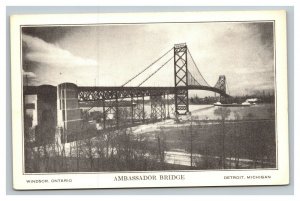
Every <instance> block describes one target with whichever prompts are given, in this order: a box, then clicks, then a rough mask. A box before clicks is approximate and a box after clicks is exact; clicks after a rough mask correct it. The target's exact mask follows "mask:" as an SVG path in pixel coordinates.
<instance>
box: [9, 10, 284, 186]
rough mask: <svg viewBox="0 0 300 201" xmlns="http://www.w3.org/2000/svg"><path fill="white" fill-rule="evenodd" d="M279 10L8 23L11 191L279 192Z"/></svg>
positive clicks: (22, 18) (32, 18)
mask: <svg viewBox="0 0 300 201" xmlns="http://www.w3.org/2000/svg"><path fill="white" fill-rule="evenodd" d="M286 37H287V34H286V13H285V11H274V10H273V11H267V10H266V11H232V12H231V11H226V12H224V11H214V12H154V13H109V14H107V13H106V14H101V13H98V14H97V13H95V14H43V15H14V16H11V72H12V73H11V86H12V88H11V94H12V138H13V140H12V145H13V159H12V160H13V187H14V189H16V190H30V189H79V188H80V189H82V188H147V187H192V186H246V185H247V186H249V185H287V184H289V152H288V147H289V146H288V110H287V108H288V95H287V89H288V88H287V42H286V41H287V38H286Z"/></svg>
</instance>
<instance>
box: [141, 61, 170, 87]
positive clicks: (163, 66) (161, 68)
mask: <svg viewBox="0 0 300 201" xmlns="http://www.w3.org/2000/svg"><path fill="white" fill-rule="evenodd" d="M173 58H174V56H172V57H171V58H170V59H169V60H168V61H166V62H165V63H164V64H163V65H161V67H159V68H158V69H157V70H156V71H154V72H153V73H151V75H149V76H148V77H147V78H146V79H145V80H144V81H142V82H141V83H140V84H139V85H138V87H139V86H141V85H142V84H144V83H145V82H146V81H147V80H149V79H150V78H151V77H152V76H153V75H154V74H155V73H157V72H158V71H159V70H160V69H162V68H163V67H164V66H165V65H166V64H167V63H169V62H170V61H171V60H172V59H173Z"/></svg>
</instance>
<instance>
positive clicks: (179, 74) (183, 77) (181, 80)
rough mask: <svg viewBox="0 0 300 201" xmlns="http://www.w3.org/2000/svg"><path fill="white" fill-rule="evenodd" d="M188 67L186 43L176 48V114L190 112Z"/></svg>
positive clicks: (177, 45)
mask: <svg viewBox="0 0 300 201" xmlns="http://www.w3.org/2000/svg"><path fill="white" fill-rule="evenodd" d="M187 73H188V67H187V45H186V44H185V43H181V44H176V45H175V46H174V82H175V97H174V98H175V113H176V114H177V115H185V114H187V113H188V112H189V94H188V90H187V88H181V87H187V86H188V75H187Z"/></svg>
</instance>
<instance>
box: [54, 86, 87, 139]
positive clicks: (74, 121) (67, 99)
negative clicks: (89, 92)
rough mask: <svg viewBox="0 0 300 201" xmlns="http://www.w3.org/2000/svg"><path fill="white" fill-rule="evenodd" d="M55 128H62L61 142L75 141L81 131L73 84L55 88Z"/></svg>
mask: <svg viewBox="0 0 300 201" xmlns="http://www.w3.org/2000/svg"><path fill="white" fill-rule="evenodd" d="M57 126H58V127H60V128H62V136H61V141H62V142H68V141H71V140H74V139H76V138H77V135H78V132H80V131H81V130H83V121H82V116H81V110H80V108H79V104H78V96H77V85H75V84H73V83H62V84H60V85H58V86H57Z"/></svg>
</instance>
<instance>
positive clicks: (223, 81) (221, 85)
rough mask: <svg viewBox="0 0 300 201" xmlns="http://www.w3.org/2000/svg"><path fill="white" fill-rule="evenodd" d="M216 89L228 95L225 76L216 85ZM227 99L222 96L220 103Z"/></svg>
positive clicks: (220, 77)
mask: <svg viewBox="0 0 300 201" xmlns="http://www.w3.org/2000/svg"><path fill="white" fill-rule="evenodd" d="M215 87H216V88H218V89H220V90H222V91H224V93H226V77H225V75H220V76H219V79H218V82H217V84H216V85H215ZM224 101H225V97H224V96H222V95H221V94H220V102H224Z"/></svg>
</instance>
